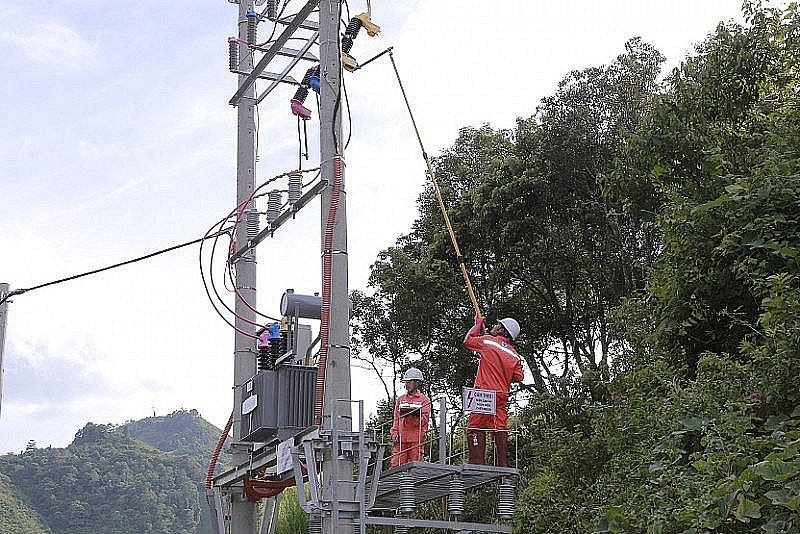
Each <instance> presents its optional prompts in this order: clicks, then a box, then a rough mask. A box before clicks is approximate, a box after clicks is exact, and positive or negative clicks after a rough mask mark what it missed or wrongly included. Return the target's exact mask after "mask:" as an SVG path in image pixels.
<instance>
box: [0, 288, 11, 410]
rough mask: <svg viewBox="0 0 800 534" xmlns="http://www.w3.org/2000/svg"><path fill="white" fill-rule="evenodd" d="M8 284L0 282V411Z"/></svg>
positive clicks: (0, 408) (1, 406)
mask: <svg viewBox="0 0 800 534" xmlns="http://www.w3.org/2000/svg"><path fill="white" fill-rule="evenodd" d="M8 292H9V291H8V284H6V283H5V282H0V300H2V301H3V303H2V304H0V413H2V409H3V353H4V352H5V348H6V324H8V299H7V297H8Z"/></svg>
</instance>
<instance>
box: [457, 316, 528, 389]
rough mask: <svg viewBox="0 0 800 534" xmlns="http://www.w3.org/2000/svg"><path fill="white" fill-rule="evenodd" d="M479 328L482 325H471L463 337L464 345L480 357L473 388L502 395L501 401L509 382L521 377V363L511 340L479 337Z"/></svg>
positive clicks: (522, 376) (519, 379) (508, 387)
mask: <svg viewBox="0 0 800 534" xmlns="http://www.w3.org/2000/svg"><path fill="white" fill-rule="evenodd" d="M481 326H483V324H482V323H478V324H476V325H475V326H473V327H472V328H471V329H470V331H469V332H467V335H466V337H465V338H464V346H465V347H466V348H468V349H470V350H474V351H476V352H479V353H480V355H481V359H480V361H479V362H478V374H477V375H476V376H475V387H476V388H480V389H492V390H494V391H497V392H498V393H501V394H502V395H498V397H502V398H503V399H504V400H505V399H506V398H507V396H508V391H509V389H511V383H512V382H522V379H523V378H525V373H524V371H523V370H522V361H521V359H520V356H519V354H518V353H517V350H516V349H515V348H514V345H512V344H511V341H509V340H508V339H506V338H504V337H502V336H490V335H481V334H480V330H481Z"/></svg>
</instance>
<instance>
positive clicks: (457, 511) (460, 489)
mask: <svg viewBox="0 0 800 534" xmlns="http://www.w3.org/2000/svg"><path fill="white" fill-rule="evenodd" d="M447 511H448V512H449V513H450V515H452V516H460V515H461V514H463V513H464V480H463V479H462V478H461V477H460V476H454V477H453V478H451V479H450V498H449V500H448V503H447Z"/></svg>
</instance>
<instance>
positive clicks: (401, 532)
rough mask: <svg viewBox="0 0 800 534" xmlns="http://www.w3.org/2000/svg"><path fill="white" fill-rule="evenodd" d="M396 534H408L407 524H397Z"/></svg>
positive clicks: (395, 527)
mask: <svg viewBox="0 0 800 534" xmlns="http://www.w3.org/2000/svg"><path fill="white" fill-rule="evenodd" d="M394 534H408V527H407V526H405V525H395V526H394Z"/></svg>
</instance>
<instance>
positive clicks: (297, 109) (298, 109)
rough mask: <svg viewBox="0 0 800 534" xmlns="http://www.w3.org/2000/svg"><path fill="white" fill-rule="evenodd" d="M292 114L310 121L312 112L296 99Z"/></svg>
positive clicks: (293, 103)
mask: <svg viewBox="0 0 800 534" xmlns="http://www.w3.org/2000/svg"><path fill="white" fill-rule="evenodd" d="M291 102H292V113H293V114H295V115H297V116H298V117H300V118H301V119H308V118H310V117H311V110H310V109H308V108H307V107H305V106H304V105H303V103H302V102H300V101H299V100H296V99H294V98H293V99H292V100H291Z"/></svg>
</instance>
